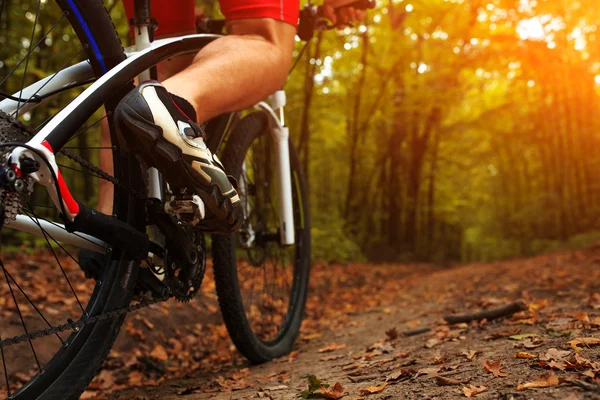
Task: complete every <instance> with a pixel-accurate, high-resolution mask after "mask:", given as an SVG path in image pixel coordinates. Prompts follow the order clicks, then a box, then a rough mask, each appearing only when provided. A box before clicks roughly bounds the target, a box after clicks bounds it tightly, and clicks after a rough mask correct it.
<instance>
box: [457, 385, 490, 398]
mask: <svg viewBox="0 0 600 400" xmlns="http://www.w3.org/2000/svg"><path fill="white" fill-rule="evenodd" d="M485 389H487V388H486V387H485V386H475V385H469V386H468V387H467V386H463V388H462V391H463V393H464V394H465V396H467V397H475V396H477V395H478V394H479V393H481V392H484V391H485Z"/></svg>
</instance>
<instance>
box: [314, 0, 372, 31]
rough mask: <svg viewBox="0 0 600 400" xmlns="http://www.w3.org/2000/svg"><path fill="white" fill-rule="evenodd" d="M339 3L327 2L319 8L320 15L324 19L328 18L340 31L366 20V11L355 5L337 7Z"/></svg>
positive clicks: (332, 0) (328, 0)
mask: <svg viewBox="0 0 600 400" xmlns="http://www.w3.org/2000/svg"><path fill="white" fill-rule="evenodd" d="M337 2H339V1H335V0H325V3H324V4H323V6H322V7H319V14H320V16H321V17H322V18H326V19H328V20H329V21H331V23H332V24H333V25H334V26H335V27H336V28H338V29H343V28H345V27H346V26H348V25H349V24H351V23H353V22H357V21H362V20H363V19H364V18H365V14H366V11H365V10H364V9H357V8H355V7H353V4H349V5H347V6H341V7H337V8H336V7H335V3H337Z"/></svg>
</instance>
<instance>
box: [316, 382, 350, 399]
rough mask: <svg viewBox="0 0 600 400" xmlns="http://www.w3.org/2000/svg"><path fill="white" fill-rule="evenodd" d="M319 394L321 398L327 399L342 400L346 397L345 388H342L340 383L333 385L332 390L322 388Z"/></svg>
mask: <svg viewBox="0 0 600 400" xmlns="http://www.w3.org/2000/svg"><path fill="white" fill-rule="evenodd" d="M318 393H319V394H321V396H323V397H325V398H326V399H334V400H337V399H341V398H342V397H344V388H343V387H342V385H341V384H340V383H339V382H336V383H335V385H333V386H332V387H331V388H329V389H328V388H324V387H322V388H321V389H320V390H319V392H318Z"/></svg>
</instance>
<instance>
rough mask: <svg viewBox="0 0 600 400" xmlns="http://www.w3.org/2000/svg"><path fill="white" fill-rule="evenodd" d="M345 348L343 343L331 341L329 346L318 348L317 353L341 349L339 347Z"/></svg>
mask: <svg viewBox="0 0 600 400" xmlns="http://www.w3.org/2000/svg"><path fill="white" fill-rule="evenodd" d="M345 348H346V345H345V344H337V343H332V344H330V345H329V346H326V347H323V348H321V349H319V353H329V352H331V351H335V350H341V349H345Z"/></svg>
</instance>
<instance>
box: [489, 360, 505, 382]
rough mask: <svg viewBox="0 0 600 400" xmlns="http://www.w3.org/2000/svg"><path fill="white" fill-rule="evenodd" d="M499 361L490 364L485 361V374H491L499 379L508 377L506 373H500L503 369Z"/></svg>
mask: <svg viewBox="0 0 600 400" xmlns="http://www.w3.org/2000/svg"><path fill="white" fill-rule="evenodd" d="M501 364H502V362H501V361H494V362H492V363H491V364H490V362H489V361H486V362H484V363H483V369H484V370H485V372H487V373H488V374H489V373H492V374H493V375H494V376H496V377H498V378H501V377H503V376H508V374H507V373H506V372H503V371H502V368H504V367H503V366H502V365H501Z"/></svg>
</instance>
